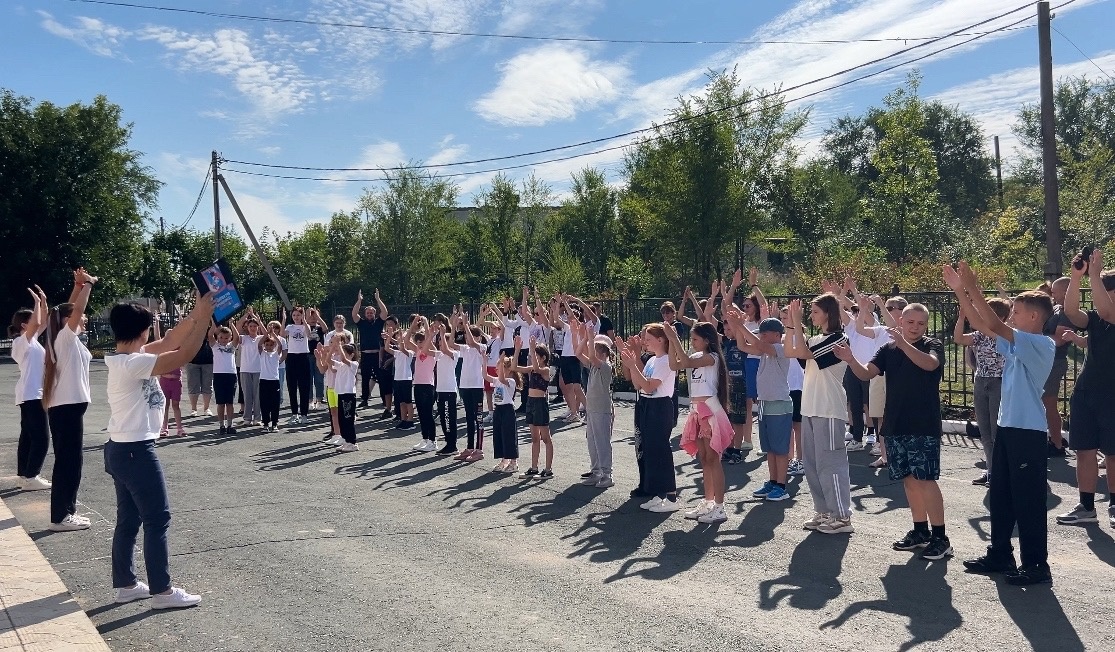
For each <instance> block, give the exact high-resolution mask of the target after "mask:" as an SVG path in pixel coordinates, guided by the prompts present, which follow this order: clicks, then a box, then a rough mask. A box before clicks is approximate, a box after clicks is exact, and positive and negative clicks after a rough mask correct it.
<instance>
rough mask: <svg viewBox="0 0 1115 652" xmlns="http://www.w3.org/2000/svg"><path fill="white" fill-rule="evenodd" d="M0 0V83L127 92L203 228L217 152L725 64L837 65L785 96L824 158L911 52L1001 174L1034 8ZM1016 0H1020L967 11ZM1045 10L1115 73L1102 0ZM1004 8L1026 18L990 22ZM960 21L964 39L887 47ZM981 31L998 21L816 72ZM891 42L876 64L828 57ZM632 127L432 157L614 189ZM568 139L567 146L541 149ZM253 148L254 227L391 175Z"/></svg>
mask: <svg viewBox="0 0 1115 652" xmlns="http://www.w3.org/2000/svg"><path fill="white" fill-rule="evenodd" d="M1064 2H1066V0H1054V1H1053V2H1052V5H1053V6H1054V8H1057V7H1058V6H1059V5H1061V4H1062V3H1064ZM2 4H3V6H2V7H0V69H2V70H3V71H4V74H3V76H2V77H0V87H3V88H7V89H9V90H11V91H13V92H14V93H16V94H17V95H22V96H28V97H31V98H33V99H34V100H36V101H50V102H53V103H56V104H70V103H74V102H89V101H91V100H92V99H93V98H94V97H95V96H96V95H98V94H103V95H105V96H107V97H108V99H109V100H110V101H112V102H114V103H116V104H119V105H120V106H121V107H122V108H123V113H124V117H125V119H126V120H127V121H129V122H132V123H133V124H134V128H133V129H134V130H133V136H132V141H131V146H132V148H133V149H135V150H138V151H140V152H143V154H144V157H143V161H144V162H145V163H146V164H147V165H149V166H150V167H151V169H152V171H153V172H154V174H155V176H156V177H157V178H159V179H160V180H161V181H162V182H163V183H164V184H165V185H164V186H163V188H162V190H161V193H160V196H159V205H158V207H157V208H156V209H155V210H154V211H153V213H152V217H153V218H154V221H153V223H155V224H157V222H158V218H159V216H162V217H163V218H164V219H165V224H166V228H168V229H170V228H181V227H186V228H201V229H205V228H209V227H211V225H212V219H213V215H212V197H211V196H210V195H208V194H207V195H205V196H204V197H203V198H202V200H201V203H200V207H199V208H198V209H197V211H196V212H194V213H193V215H192V217H190V216H191V209H192V208H193V207H194V206H195V203H196V202H197V200H198V197H199V191H200V190H201V189H202V187H203V180H204V179H205V177H206V174H207V171H208V166H209V161H210V152H211V151H213V150H217V151H219V152H220V153H221V155H222V156H223V157H224V158H226V159H229V160H230V161H242V162H245V163H263V164H271V165H281V166H298V167H318V168H369V167H371V168H376V167H390V166H397V165H404V164H409V163H422V164H427V165H434V164H445V163H455V162H460V161H470V160H476V159H486V158H492V157H501V156H509V155H514V154H522V153H526V152H533V151H537V150H543V149H549V148H554V147H561V146H564V145H570V144H575V143H583V142H585V141H590V140H595V139H602V138H607V137H610V136H615V135H617V134H623V133H626V132H630V131H632V130H637V129H642V128H645V127H647V126H649V125H650V124H651V123H652V122H654V121H662V120H663V119H664V116H665V115H666V113H667V112H668V111H669V109H670V108H671V107H673V106H676V104H677V98H678V97H679V96H684V95H690V94H693V93H696V92H699V91H700V90H701V88H702V87H703V85H704V83H705V81H706V74H707V73H708V71H709V70H730V69H732V68H733V67H734V68H735V69H736V70H737V72H738V74H739V76H740V77H741V79H742V81H743V83H744V84H745V85H748V86H752V87H754V88H757V89H767V90H772V89H775V88H779V87H780V88H783V89H790V88H792V87H795V86H798V85H802V84H806V83H807V82H811V81H814V80H818V79H820V78H828V79H826V80H825V81H820V82H816V83H812V84H809V85H804V86H802V87H801V88H800V89H798V90H787V92H786V95H787V97H788V98H791V99H793V98H796V97H798V96H800V95H804V94H807V93H814V92H816V91H824V92H821V93H820V94H817V95H815V96H813V97H810V98H808V99H804V100H801V101H796V102H793V103H791V105H790V106H791V107H792V108H808V109H810V112H811V113H810V122H809V125H808V127H807V128H806V130H805V132H804V134H803V136H802V141H801V143H800V145H801V148H802V150H803V152H804V156H806V157H808V156H811V155H815V154H816V153H817V151H818V146H819V142H820V138H821V136H822V135H823V133H824V130H825V129H826V128H827V127H828V126H829V125H830V124H831V122H832V120H833V119H834V118H837V117H840V116H843V115H847V114H859V113H862V112H863V111H864V110H866V109H867V108H868V107H870V106H878V105H880V104H881V102H882V98H883V97H884V96H885V95H886V94H887V93H888V92H889V91H890V90H892V89H893V88H895V87H896V86H898V85H900V84H901V83H902V82H903V80H904V78H905V76H906V74H907V73H908V72H909V71H910V70H912V69H914V68H915V67H916V68H918V69H920V70H921V72H922V74H923V81H922V88H921V93H922V96H923V97H926V98H928V99H940V100H942V101H944V102H945V103H947V104H950V105H956V106H958V107H959V108H960V109H961V110H963V111H966V112H969V113H971V114H973V115H974V116H975V117H976V118H977V119H978V120H979V121H980V122H981V123H982V126H983V129H984V133H985V135H986V137H987V140H988V143H989V148H990V141H991V137H992V136H995V135H998V136H999V137H1000V139H1001V143H1002V148H1001V149H1002V154H1003V158H1004V165H1005V166H1007V167H1008V168H1009V166H1010V164H1011V160H1012V158H1014V157H1016V152H1015V146H1016V140H1015V138H1014V137H1013V136H1012V134H1011V130H1010V127H1011V124H1013V122H1014V120H1015V116H1016V114H1017V111H1018V109H1019V107H1020V106H1022V105H1023V104H1024V103H1029V102H1036V101H1037V99H1038V83H1039V82H1038V66H1037V64H1038V52H1037V48H1038V44H1037V40H1038V39H1037V28H1036V27H1035V25H1036V17H1035V16H1036V7H1035V6H1034V3H1023V2H1022V1H1021V0H719V1H714V0H686V1H685V2H678V1H677V0H622V1H619V0H613V1H610V2H605V1H604V0H251V1H248V0H192V1H189V2H182V1H175V0H150V1H145V0H134V1H132V2H129V3H128V4H131V5H133V6H121V5H120V4H119V3H116V4H113V3H97V2H89V1H75V0H7V1H6V2H4V3H2ZM1024 4H1028V5H1029V6H1026V7H1025V8H1023V9H1021V10H1020V11H1017V12H1015V13H1011V14H1010V15H1008V16H1006V17H1003V18H998V19H995V20H991V21H990V22H986V23H985V24H982V25H979V26H975V25H976V24H977V23H981V22H983V21H987V20H988V19H992V18H995V17H996V16H999V15H1000V14H1004V13H1007V12H1010V11H1012V10H1015V9H1019V8H1020V7H1022V5H1024ZM134 5H147V6H157V7H163V8H164V9H162V10H153V9H146V8H142V7H139V6H134ZM166 8H172V9H173V8H177V9H188V10H196V11H202V12H206V11H207V12H217V13H223V14H241V15H247V16H254V17H260V18H268V19H271V20H244V19H237V18H233V17H230V16H212V15H199V14H196V13H188V12H182V11H168V10H166ZM1055 14H1056V16H1055V18H1054V21H1053V26H1054V28H1055V30H1057V31H1055V32H1054V33H1053V57H1054V75H1055V76H1056V77H1058V78H1060V77H1066V76H1079V75H1086V76H1088V77H1089V78H1090V79H1095V80H1100V79H1107V78H1109V77H1108V75H1115V47H1113V45H1112V42H1111V39H1110V26H1112V25H1115V2H1111V1H1110V0H1072V1H1070V2H1068V4H1066V5H1065V6H1063V7H1060V8H1057V9H1056V11H1055ZM292 21H293V22H292ZM1018 21H1022V22H1020V23H1018ZM1013 23H1018V25H1017V26H1016V27H1014V28H1011V29H1006V30H1001V28H1005V27H1008V26H1010V25H1011V24H1013ZM343 25H350V26H343ZM351 25H357V26H362V27H353V26H351ZM973 26H974V27H973ZM369 27H374V28H377V29H369ZM958 30H963V31H964V34H967V36H952V37H949V38H946V39H944V40H941V41H939V42H936V43H931V44H927V45H923V46H922V47H917V48H915V49H912V50H910V51H909V52H908V53H906V54H903V55H899V56H893V57H892V56H891V55H894V54H895V53H898V52H900V51H902V50H906V49H908V48H914V46H917V45H919V44H925V43H926V40H924V39H926V38H927V37H940V36H945V35H948V34H950V33H952V32H956V31H958ZM430 32H436V33H430ZM980 32H993V33H991V34H989V35H986V36H984V37H982V38H979V39H978V40H974V41H972V42H970V43H967V44H963V45H959V46H958V47H954V48H952V49H949V50H947V51H945V52H940V53H938V54H934V55H933V56H930V57H929V58H927V59H925V60H923V61H920V62H917V63H916V64H913V65H910V66H902V67H898V68H896V69H895V70H892V71H889V72H885V73H883V74H879V75H877V76H875V77H872V78H871V79H868V80H864V81H858V82H855V83H851V84H848V85H846V86H843V87H841V88H836V89H831V90H827V89H830V88H831V87H832V86H833V85H835V84H839V83H841V82H846V81H849V80H852V79H854V78H855V77H857V76H859V75H863V74H865V73H871V72H879V71H881V70H883V69H884V68H886V67H888V66H891V65H893V64H896V63H900V62H906V61H909V60H911V59H913V58H915V57H920V56H924V55H927V54H930V53H932V52H934V51H935V50H939V49H941V48H943V47H946V46H949V45H955V44H959V43H962V42H963V41H965V40H968V39H971V38H973V36H975V35H976V34H977V33H980ZM485 34H486V35H492V34H498V35H504V36H520V37H531V38H497V37H492V36H484V35H485ZM538 37H545V38H538ZM1105 37H1106V38H1105ZM547 39H550V40H547ZM897 39H910V40H897ZM616 41H619V42H616ZM631 41H642V42H631ZM645 41H659V43H648V42H645ZM661 41H690V42H692V41H698V42H700V43H668V44H667V43H661ZM711 41H717V42H718V43H711ZM819 41H844V42H840V43H831V42H829V43H822V42H819ZM883 57H890V58H887V59H886V60H885V61H883V62H881V63H877V64H874V65H870V66H867V67H863V68H859V69H857V70H855V71H853V72H843V71H846V70H848V69H850V68H853V67H857V66H861V65H863V64H866V63H868V62H871V61H873V60H876V59H880V58H883ZM1089 58H1090V59H1091V61H1089ZM632 138H633V137H632V136H628V137H623V138H618V139H612V140H606V141H603V142H599V143H596V144H591V145H583V146H579V147H574V148H570V149H563V150H560V151H558V152H554V153H551V154H539V155H533V156H526V157H520V158H513V159H507V160H503V161H494V162H489V163H480V164H473V165H465V166H453V167H444V168H437V172H438V173H439V174H446V175H448V174H451V173H455V174H456V173H459V174H460V176H454V177H452V179H453V181H454V182H455V183H457V185H458V189H459V199H458V204H459V205H462V206H468V205H472V204H474V198H475V196H476V193H477V192H478V191H481V190H482V189H483V188H484V187H485V186H486V185H488V184H490V183H491V179H492V176H493V174H494V173H493V172H487V171H488V170H492V169H493V168H498V167H502V166H507V165H522V164H529V165H528V166H527V167H522V168H518V169H513V170H508V171H506V172H505V173H506V174H507V175H509V176H510V177H511V178H512V179H514V180H520V179H522V178H524V177H526V176H527V175H529V174H531V173H534V174H536V175H537V176H538V177H539V178H541V179H542V180H544V181H547V182H548V183H549V184H550V185H551V186H552V188H553V190H554V193H555V196H556V197H557V198H559V199H560V198H561V197H562V196H563V195H564V194H566V193H567V192H568V187H569V181H570V176H571V175H572V174H573V173H574V172H576V171H578V170H580V169H582V168H583V167H585V166H587V165H592V166H596V167H598V168H600V169H602V170H604V171H605V172H606V173H607V175H608V179H609V181H610V182H612V183H617V184H618V183H620V182H621V181H622V178H621V175H620V171H621V167H622V166H621V163H622V155H623V154H622V150H621V149H616V148H617V146H620V145H623V144H625V143H629V142H631V140H632ZM989 151H990V149H989ZM573 155H577V156H578V157H577V158H573V159H570V160H563V161H554V160H552V159H555V158H559V157H569V156H573ZM245 163H239V164H234V163H231V162H230V163H226V164H224V165H223V171H222V173H223V174H224V177H225V179H226V180H227V181H228V183H229V185H230V187H231V188H232V190H233V192H234V193H235V195H236V198H237V200H238V203H239V204H240V206H241V207H242V208H243V209H244V212H245V213H246V217H247V219H248V221H249V222H250V224H251V225H252V227H253V229H255V230H256V231H257V232H259V231H260V230H262V228H263V227H264V226H266V227H268V228H269V229H271V230H273V231H277V232H279V233H285V232H287V231H290V230H297V229H299V228H301V227H302V226H303V225H304V224H306V223H307V222H313V221H324V220H327V219H328V217H329V216H330V215H331V214H332V213H333V212H334V211H338V210H352V209H353V208H355V206H356V201H357V198H358V197H359V196H360V195H361V194H362V193H363V192H364V190H365V189H375V188H378V187H380V185H381V184H380V183H379V182H378V181H376V180H377V179H380V178H382V173H379V172H374V171H365V172H357V171H353V172H344V171H299V170H284V169H280V168H267V167H261V166H254V165H247V164H245ZM235 170H240V171H242V172H236V171H235ZM243 171H247V172H256V173H262V174H278V175H287V176H304V177H316V178H325V179H328V180H326V181H308V180H296V179H279V178H274V177H264V176H252V175H247V174H244V173H243ZM469 173H471V174H469ZM207 192H210V191H207ZM222 216H223V218H224V221H226V222H227V220H228V219H229V218H232V216H233V214H232V211H231V209H230V207H229V205H228V202H227V200H223V202H222ZM187 220H189V221H187Z"/></svg>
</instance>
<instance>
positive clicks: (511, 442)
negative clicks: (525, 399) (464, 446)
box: [492, 403, 519, 460]
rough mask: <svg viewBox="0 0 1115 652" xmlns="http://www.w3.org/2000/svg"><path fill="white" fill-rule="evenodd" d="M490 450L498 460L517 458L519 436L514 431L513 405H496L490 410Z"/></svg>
mask: <svg viewBox="0 0 1115 652" xmlns="http://www.w3.org/2000/svg"><path fill="white" fill-rule="evenodd" d="M492 451H493V454H494V455H495V457H496V459H498V460H517V459H519V438H518V436H517V434H516V432H515V406H514V405H511V404H510V403H508V404H507V405H497V406H496V407H495V409H494V410H493V411H492Z"/></svg>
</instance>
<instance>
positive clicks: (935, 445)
mask: <svg viewBox="0 0 1115 652" xmlns="http://www.w3.org/2000/svg"><path fill="white" fill-rule="evenodd" d="M885 441H886V446H887V466H888V468H889V469H890V479H891V480H901V479H903V478H905V477H906V476H913V477H914V479H915V480H938V479H940V477H941V438H940V437H935V436H932V435H914V436H910V435H896V436H892V437H887V438H886V440H885Z"/></svg>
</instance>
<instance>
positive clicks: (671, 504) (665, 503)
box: [647, 498, 681, 514]
mask: <svg viewBox="0 0 1115 652" xmlns="http://www.w3.org/2000/svg"><path fill="white" fill-rule="evenodd" d="M679 509H681V503H679V502H678V501H677V500H669V499H667V498H660V499H659V500H658V503H657V504H654V505H651V506H650V507H648V508H647V511H648V512H654V513H655V514H668V513H670V512H676V511H678V510H679Z"/></svg>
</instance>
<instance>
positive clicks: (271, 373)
mask: <svg viewBox="0 0 1115 652" xmlns="http://www.w3.org/2000/svg"><path fill="white" fill-rule="evenodd" d="M280 357H281V356H280V354H279V349H272V350H271V351H267V350H266V349H264V350H263V351H261V352H260V353H259V379H260V380H278V379H279V358H280Z"/></svg>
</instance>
